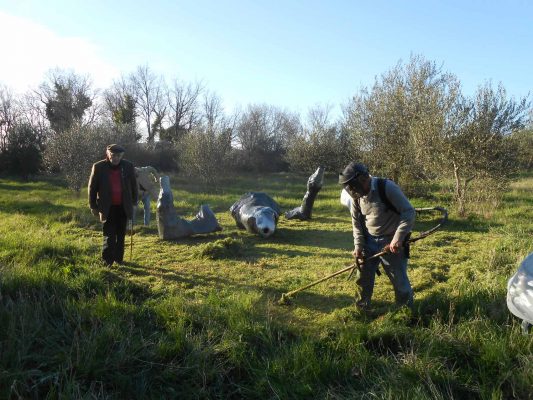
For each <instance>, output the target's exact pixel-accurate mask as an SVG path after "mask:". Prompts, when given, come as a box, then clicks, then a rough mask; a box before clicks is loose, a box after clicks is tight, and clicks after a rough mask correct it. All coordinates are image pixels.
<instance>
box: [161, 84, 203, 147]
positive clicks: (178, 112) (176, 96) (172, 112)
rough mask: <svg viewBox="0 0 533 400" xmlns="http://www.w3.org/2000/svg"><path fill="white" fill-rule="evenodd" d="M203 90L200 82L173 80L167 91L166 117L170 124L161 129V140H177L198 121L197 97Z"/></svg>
mask: <svg viewBox="0 0 533 400" xmlns="http://www.w3.org/2000/svg"><path fill="white" fill-rule="evenodd" d="M203 90H204V88H203V86H202V85H201V83H200V82H195V83H188V84H185V83H183V82H179V81H178V80H175V81H174V87H173V89H172V90H171V91H169V92H168V94H167V96H168V99H167V101H168V109H169V112H168V119H169V124H170V126H169V127H168V128H166V129H163V128H162V129H161V132H160V134H159V137H160V139H161V140H167V141H169V142H174V143H175V142H177V141H179V139H180V137H182V136H183V135H184V134H186V133H187V132H189V131H190V130H191V129H193V128H194V127H195V126H197V125H198V123H199V122H200V111H199V97H200V94H201V93H202V91H203Z"/></svg>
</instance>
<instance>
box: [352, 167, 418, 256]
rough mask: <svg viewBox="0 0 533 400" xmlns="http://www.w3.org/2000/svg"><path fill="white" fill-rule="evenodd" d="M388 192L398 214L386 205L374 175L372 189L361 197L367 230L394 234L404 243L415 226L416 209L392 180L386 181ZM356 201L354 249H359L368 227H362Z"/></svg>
mask: <svg viewBox="0 0 533 400" xmlns="http://www.w3.org/2000/svg"><path fill="white" fill-rule="evenodd" d="M385 194H386V195H387V199H388V200H389V201H390V203H391V204H392V205H393V206H394V207H396V210H398V212H399V214H397V213H395V212H394V211H393V210H390V209H388V208H387V205H386V204H385V203H384V202H383V201H382V199H381V198H380V197H379V190H378V178H375V177H371V182H370V192H369V193H368V194H367V195H366V196H362V197H361V198H360V199H359V206H360V208H361V213H362V214H363V216H364V220H365V227H366V230H367V231H368V233H369V234H370V235H372V236H383V235H390V236H393V240H394V239H397V240H399V241H400V242H403V240H404V239H405V237H406V235H407V234H408V233H409V232H410V231H411V229H412V228H413V225H414V222H415V209H414V208H413V206H412V205H411V203H410V202H409V200H408V199H407V197H405V195H404V194H403V192H402V190H401V189H400V187H399V186H398V185H397V184H396V183H394V182H393V181H390V180H387V182H386V184H385ZM356 201H357V200H354V201H352V206H351V209H350V213H351V215H352V226H353V238H354V248H355V250H356V251H357V250H363V248H364V245H365V229H364V228H365V227H363V226H362V219H361V218H359V216H358V211H357V207H356Z"/></svg>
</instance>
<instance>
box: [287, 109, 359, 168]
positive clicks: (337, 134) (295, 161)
mask: <svg viewBox="0 0 533 400" xmlns="http://www.w3.org/2000/svg"><path fill="white" fill-rule="evenodd" d="M352 157H354V154H353V152H352V151H351V150H350V145H349V137H348V135H347V134H346V133H345V132H344V131H342V130H341V129H339V127H338V125H337V124H336V123H334V122H333V121H332V120H331V106H330V105H316V106H314V107H312V108H310V109H309V112H308V114H307V121H306V123H305V127H304V128H303V130H302V131H301V133H300V134H299V135H297V136H296V137H295V138H294V139H293V140H292V142H291V143H290V145H289V147H288V150H287V160H288V161H289V164H290V166H291V169H293V170H300V171H305V172H306V173H308V172H310V171H313V170H314V169H316V168H317V166H319V165H322V166H324V167H326V169H328V170H330V171H336V170H338V169H339V168H341V167H342V166H343V165H344V164H346V162H347V161H349V160H350V159H351V158H352Z"/></svg>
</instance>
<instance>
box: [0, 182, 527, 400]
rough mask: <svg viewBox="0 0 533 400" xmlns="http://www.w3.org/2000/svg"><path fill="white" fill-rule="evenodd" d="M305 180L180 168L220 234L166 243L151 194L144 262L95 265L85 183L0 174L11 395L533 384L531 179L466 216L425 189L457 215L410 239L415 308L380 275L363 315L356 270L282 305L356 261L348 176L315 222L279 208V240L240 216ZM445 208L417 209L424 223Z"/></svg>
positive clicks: (380, 394)
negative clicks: (523, 323)
mask: <svg viewBox="0 0 533 400" xmlns="http://www.w3.org/2000/svg"><path fill="white" fill-rule="evenodd" d="M311 172H312V171H311ZM306 180H307V177H304V176H294V175H291V174H286V173H282V174H271V175H265V176H253V175H246V176H242V177H233V178H231V179H228V180H227V181H222V182H220V183H219V184H218V185H217V187H216V188H210V187H202V186H201V185H197V184H196V183H194V182H192V181H189V180H188V179H186V178H184V177H180V176H173V177H171V185H172V187H173V188H174V198H175V205H176V208H177V210H178V212H179V213H180V215H182V216H183V217H184V218H186V219H190V218H193V217H194V215H195V214H196V213H197V211H198V208H199V206H200V205H201V204H209V206H210V207H211V208H212V209H213V210H214V211H215V213H216V216H217V218H218V220H219V222H220V225H221V226H222V227H223V231H221V232H217V233H214V234H210V235H203V236H199V237H193V238H186V239H183V240H179V241H175V242H166V241H162V240H160V239H159V238H158V235H157V227H156V221H155V204H153V205H152V211H153V213H154V216H153V218H152V224H151V225H150V226H149V227H143V226H136V227H135V235H134V236H133V251H132V252H131V254H132V260H131V262H130V263H128V264H127V265H124V266H117V267H113V268H111V269H107V268H104V267H103V265H102V264H101V263H100V262H99V261H98V258H99V252H100V245H101V240H102V238H101V231H100V229H101V228H100V225H99V224H98V223H97V222H96V221H95V220H94V218H93V217H92V216H91V214H90V213H89V210H88V208H87V204H86V203H87V200H86V192H82V193H81V195H80V196H79V197H76V196H74V195H72V194H71V193H70V192H69V191H68V190H67V189H66V188H65V187H64V185H63V184H62V183H61V181H60V180H59V179H43V180H39V181H35V182H18V181H13V180H8V179H2V180H0V218H2V224H0V327H1V329H0V398H18V397H20V398H46V397H47V396H48V397H49V398H83V397H87V398H94V397H96V398H261V399H264V398H391V399H399V398H404V399H412V398H420V399H423V398H442V399H448V398H452V397H454V398H491V399H493V398H502V399H503V398H512V397H515V398H528V397H529V396H530V388H531V387H533V372H532V370H531V362H532V361H533V351H532V350H533V349H532V347H533V342H532V340H531V338H529V337H525V336H522V335H521V334H520V329H519V321H517V320H516V319H515V318H514V317H512V316H510V314H509V313H508V311H507V309H506V306H505V293H506V281H507V279H508V278H509V277H510V275H512V273H514V271H515V270H516V268H517V266H518V263H519V262H520V260H521V259H523V258H524V257H525V255H526V254H528V253H529V252H531V251H532V250H533V244H532V242H531V237H533V227H532V224H531V221H533V215H532V210H533V207H531V205H532V202H533V193H532V190H533V189H532V188H533V177H531V176H521V177H520V180H518V181H516V182H513V184H512V186H511V190H510V191H509V192H508V193H506V194H505V196H504V203H503V204H502V205H501V206H500V207H499V208H498V209H496V210H494V212H493V213H492V217H491V218H490V219H484V218H482V217H479V216H475V215H473V216H470V217H469V218H467V219H459V218H458V217H457V215H456V214H455V213H454V210H453V208H452V207H451V204H450V196H449V194H448V193H446V192H445V191H443V192H439V191H438V190H437V191H436V192H434V193H433V194H431V195H428V196H424V198H413V199H412V202H413V204H414V205H415V206H417V207H423V206H431V205H437V204H435V203H434V202H439V204H438V205H444V206H446V207H448V208H449V210H450V221H449V224H448V225H447V226H446V227H445V228H444V229H443V230H441V231H439V232H437V233H435V234H434V235H432V236H430V237H428V238H427V239H425V240H422V241H420V242H417V243H416V244H415V245H414V246H413V248H412V251H411V256H412V257H411V260H410V263H409V265H410V267H409V275H410V277H411V281H412V284H413V287H414V290H415V306H414V309H413V311H410V310H407V309H403V308H402V309H396V308H395V306H394V298H393V293H392V288H391V285H390V283H389V282H388V280H387V278H386V277H385V276H381V277H378V279H377V283H376V290H375V294H374V299H375V307H374V309H373V310H372V312H371V313H369V314H368V315H361V314H359V313H358V312H356V310H355V308H354V305H353V302H354V301H353V298H354V294H355V282H354V281H353V279H352V280H350V281H348V280H347V279H346V278H347V275H341V276H339V277H337V278H333V279H331V280H329V281H326V282H324V283H322V284H320V285H317V286H314V287H313V288H310V289H309V290H307V291H304V292H302V293H300V294H298V295H297V296H296V297H295V298H294V299H293V302H292V305H290V306H288V307H287V306H278V305H277V300H278V299H279V298H280V296H281V294H282V293H285V292H288V291H290V290H292V289H295V288H297V287H300V286H303V285H305V284H307V283H309V282H311V281H313V280H315V279H318V278H320V277H322V276H325V275H327V274H330V273H332V272H334V271H336V270H339V269H341V268H343V267H345V266H346V265H349V264H350V263H351V259H350V251H351V247H352V235H351V223H350V218H349V212H348V210H347V209H346V208H344V207H343V206H342V205H341V204H340V203H339V188H338V186H337V185H336V184H335V177H332V176H326V183H325V186H324V188H323V190H322V191H321V192H320V194H319V195H318V198H317V200H316V203H315V207H314V210H313V220H311V221H307V222H302V221H294V220H292V221H287V220H285V219H284V218H283V217H281V218H280V222H279V225H278V230H277V232H276V234H275V235H274V236H273V237H271V238H269V239H266V240H265V239H262V238H260V237H258V236H254V235H250V234H248V233H246V232H243V231H240V230H238V229H237V227H236V226H235V222H234V221H233V219H232V217H231V215H230V213H229V207H230V206H231V205H232V204H233V202H234V201H236V200H237V199H238V198H239V197H240V196H241V195H242V194H243V193H245V192H247V191H265V192H267V193H268V194H270V195H271V196H272V197H273V198H274V199H275V200H276V201H278V202H279V204H280V205H281V207H282V209H283V211H287V210H288V209H291V208H293V207H296V206H298V205H300V203H301V199H302V196H303V194H304V192H305V183H306ZM432 199H433V200H432ZM437 217H438V215H437V216H435V218H437ZM434 222H435V219H434V218H432V217H430V216H420V218H419V220H418V222H417V225H416V229H417V231H421V230H425V229H428V228H429V227H430V226H432V224H433V223H434ZM415 234H416V232H415ZM130 240H131V238H130V237H129V236H128V237H127V238H126V241H127V250H126V256H125V258H126V260H127V261H129V259H130V245H131V242H130Z"/></svg>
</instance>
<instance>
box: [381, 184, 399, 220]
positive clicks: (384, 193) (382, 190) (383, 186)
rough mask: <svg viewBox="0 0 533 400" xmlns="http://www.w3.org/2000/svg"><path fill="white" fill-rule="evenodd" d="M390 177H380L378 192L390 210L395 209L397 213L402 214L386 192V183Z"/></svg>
mask: <svg viewBox="0 0 533 400" xmlns="http://www.w3.org/2000/svg"><path fill="white" fill-rule="evenodd" d="M387 181H388V179H386V178H378V193H379V197H380V199H381V201H382V202H383V203H385V205H386V206H387V209H388V210H392V211H394V212H395V213H396V214H400V212H399V211H398V209H397V208H396V207H394V205H393V204H392V203H391V202H390V200H389V198H388V197H387V193H386V192H385V185H386V184H387Z"/></svg>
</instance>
